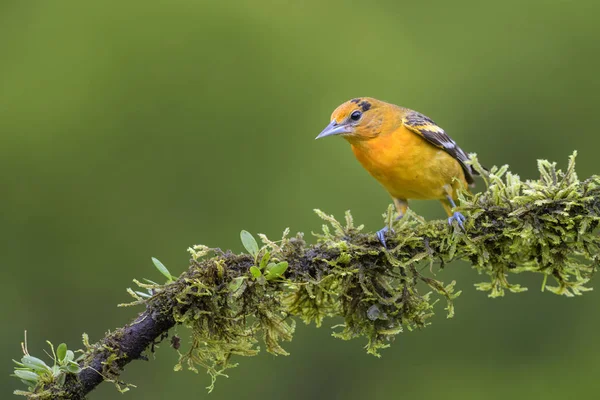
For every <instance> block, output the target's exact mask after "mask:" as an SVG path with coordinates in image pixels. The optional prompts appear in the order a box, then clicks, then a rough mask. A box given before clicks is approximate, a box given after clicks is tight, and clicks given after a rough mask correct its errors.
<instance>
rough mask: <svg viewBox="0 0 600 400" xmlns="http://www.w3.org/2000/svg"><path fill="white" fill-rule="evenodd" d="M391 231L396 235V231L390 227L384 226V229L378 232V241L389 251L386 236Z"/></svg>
mask: <svg viewBox="0 0 600 400" xmlns="http://www.w3.org/2000/svg"><path fill="white" fill-rule="evenodd" d="M389 231H392V233H395V232H394V230H393V229H390V227H389V226H384V227H383V228H381V229H380V230H378V231H377V239H379V241H380V242H381V244H382V245H383V247H385V248H386V249H387V245H386V244H385V234H386V233H388V232H389Z"/></svg>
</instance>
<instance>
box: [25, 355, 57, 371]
mask: <svg viewBox="0 0 600 400" xmlns="http://www.w3.org/2000/svg"><path fill="white" fill-rule="evenodd" d="M21 362H22V363H23V365H24V366H25V367H27V368H30V369H33V370H35V371H49V370H50V367H49V366H48V364H46V363H45V362H44V361H43V360H40V359H39V358H37V357H34V356H30V355H26V356H23V358H21Z"/></svg>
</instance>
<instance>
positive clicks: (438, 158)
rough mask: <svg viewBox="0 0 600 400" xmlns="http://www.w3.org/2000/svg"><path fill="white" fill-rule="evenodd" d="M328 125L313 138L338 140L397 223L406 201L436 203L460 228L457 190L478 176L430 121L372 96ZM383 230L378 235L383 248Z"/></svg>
mask: <svg viewBox="0 0 600 400" xmlns="http://www.w3.org/2000/svg"><path fill="white" fill-rule="evenodd" d="M330 121H331V122H330V123H329V125H327V127H325V129H323V131H322V132H321V133H320V134H319V135H318V136H317V137H316V139H322V138H324V137H328V136H341V137H343V138H344V139H346V141H348V142H349V143H350V147H351V148H352V151H353V153H354V156H355V157H356V159H357V160H358V161H359V162H360V164H362V166H363V167H364V168H365V169H366V170H367V171H368V172H369V173H370V174H371V175H372V176H373V177H374V178H375V179H376V180H377V181H379V183H380V184H381V185H383V187H384V188H385V189H386V190H387V191H388V193H389V194H390V195H391V197H392V199H393V202H394V205H395V207H396V211H397V212H398V218H402V216H404V215H405V214H406V211H407V210H408V200H409V199H421V200H439V201H440V202H441V203H442V206H443V207H444V210H445V211H446V213H447V214H448V223H449V224H452V223H453V222H454V221H456V222H457V223H458V225H459V226H460V227H461V228H462V229H464V225H463V224H464V222H465V221H466V218H465V216H464V215H463V214H461V213H460V212H458V211H453V209H455V208H456V203H455V200H457V193H458V192H459V191H460V190H463V189H465V190H468V188H469V187H470V186H474V183H475V181H474V176H475V175H479V174H478V172H477V171H475V169H474V168H473V167H472V166H471V165H470V163H469V160H470V159H469V156H468V155H467V154H466V153H465V152H464V151H463V150H462V149H461V148H460V147H459V146H458V145H457V144H456V142H455V141H454V140H452V139H451V138H450V136H448V135H447V134H446V132H444V130H443V129H442V128H440V127H439V126H438V125H437V124H436V123H435V122H434V121H433V120H432V119H430V118H429V117H426V116H425V115H423V114H421V113H419V112H417V111H414V110H411V109H409V108H404V107H400V106H397V105H394V104H391V103H387V102H385V101H381V100H377V99H374V98H372V97H357V98H353V99H351V100H348V101H346V102H345V103H343V104H341V105H340V106H338V107H337V108H336V109H335V110H334V111H333V113H332V114H331V119H330ZM388 231H389V228H388V227H387V226H386V227H384V228H382V229H380V230H379V231H377V237H378V239H379V241H380V242H381V243H382V244H383V246H384V247H385V248H387V246H386V240H385V238H386V234H387V232H388Z"/></svg>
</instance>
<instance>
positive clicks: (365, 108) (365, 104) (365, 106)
mask: <svg viewBox="0 0 600 400" xmlns="http://www.w3.org/2000/svg"><path fill="white" fill-rule="evenodd" d="M358 106H359V107H361V108H362V110H363V111H368V110H369V109H370V108H371V103H369V102H368V101H366V100H363V101H361V102H360V103H358Z"/></svg>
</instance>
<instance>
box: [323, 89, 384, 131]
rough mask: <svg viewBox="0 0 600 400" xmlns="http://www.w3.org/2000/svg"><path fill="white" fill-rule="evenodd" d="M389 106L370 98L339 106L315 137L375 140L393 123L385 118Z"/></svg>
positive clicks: (350, 101) (361, 98) (353, 100)
mask: <svg viewBox="0 0 600 400" xmlns="http://www.w3.org/2000/svg"><path fill="white" fill-rule="evenodd" d="M390 107H394V106H392V105H391V104H388V103H385V102H383V101H380V100H377V99H374V98H371V97H359V98H356V99H352V100H349V101H347V102H345V103H343V104H341V105H340V106H339V107H338V108H336V109H335V111H333V114H331V123H330V124H329V125H327V127H325V129H323V131H322V132H321V133H320V134H319V136H317V137H316V139H321V138H324V137H326V136H333V135H339V136H342V137H344V138H345V139H347V140H348V141H351V142H352V141H359V140H368V139H373V138H376V137H377V136H379V135H380V134H381V132H382V131H383V130H384V129H385V127H386V125H388V124H391V123H394V122H395V121H393V120H391V119H390V118H387V117H386V115H388V116H389V115H390V114H391V115H394V113H390V112H389V111H390Z"/></svg>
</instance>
